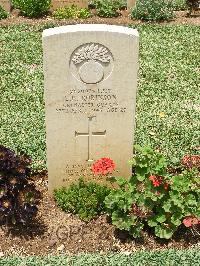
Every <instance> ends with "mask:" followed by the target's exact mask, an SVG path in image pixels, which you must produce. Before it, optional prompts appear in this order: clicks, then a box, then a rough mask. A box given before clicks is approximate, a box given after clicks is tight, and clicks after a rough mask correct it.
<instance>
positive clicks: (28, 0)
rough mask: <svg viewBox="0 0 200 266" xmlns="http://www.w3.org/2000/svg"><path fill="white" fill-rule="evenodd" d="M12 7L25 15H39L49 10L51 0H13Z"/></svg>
mask: <svg viewBox="0 0 200 266" xmlns="http://www.w3.org/2000/svg"><path fill="white" fill-rule="evenodd" d="M13 5H14V7H16V8H18V9H20V11H21V13H22V14H23V15H24V16H27V17H30V18H32V17H40V16H42V15H44V14H46V13H47V12H48V11H49V8H50V6H51V0H13Z"/></svg>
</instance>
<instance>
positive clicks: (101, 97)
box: [56, 88, 127, 114]
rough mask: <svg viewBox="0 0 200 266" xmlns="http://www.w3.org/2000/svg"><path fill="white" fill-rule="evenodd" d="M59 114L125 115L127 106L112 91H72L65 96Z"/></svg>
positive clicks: (89, 89)
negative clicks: (102, 113) (120, 102)
mask: <svg viewBox="0 0 200 266" xmlns="http://www.w3.org/2000/svg"><path fill="white" fill-rule="evenodd" d="M56 110H57V112H64V113H73V114H76V113H77V114H80V113H81V114H91V113H92V114H96V113H101V112H104V113H125V112H126V111H127V109H126V106H124V105H121V104H119V101H118V97H117V95H116V94H115V93H113V92H112V90H111V89H106V88H103V89H102V88H101V89H100V88H96V89H92V88H86V89H78V88H75V89H72V90H70V91H69V92H68V93H66V95H65V96H64V98H63V100H62V103H61V104H60V106H58V107H57V108H56Z"/></svg>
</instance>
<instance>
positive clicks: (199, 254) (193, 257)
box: [0, 248, 200, 266]
mask: <svg viewBox="0 0 200 266" xmlns="http://www.w3.org/2000/svg"><path fill="white" fill-rule="evenodd" d="M199 261H200V251H199V248H192V249H181V250H179V249H163V250H154V251H146V250H145V251H134V252H131V253H130V254H129V255H128V256H127V254H124V253H123V252H115V253H113V252H111V253H106V254H100V253H98V252H96V253H94V254H93V253H91V254H90V253H89V254H85V253H81V254H78V255H71V256H65V255H62V256H60V255H59V256H50V255H49V256H40V257H39V256H5V257H2V258H0V265H1V266H22V265H24V266H25V265H27V266H44V265H48V266H61V265H65V266H72V265H73V266H78V265H80V266H83V265H84V266H94V265H95V266H102V265H104V266H111V265H112V266H122V265H131V266H142V265H144V266H147V265H148V266H158V265H159V266H167V265H170V266H174V265H176V266H199Z"/></svg>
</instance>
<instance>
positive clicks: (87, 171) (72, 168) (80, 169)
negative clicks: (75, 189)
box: [63, 163, 94, 182]
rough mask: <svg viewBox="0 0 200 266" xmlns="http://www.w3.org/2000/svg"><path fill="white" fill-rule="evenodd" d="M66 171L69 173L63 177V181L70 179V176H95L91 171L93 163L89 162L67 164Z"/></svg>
mask: <svg viewBox="0 0 200 266" xmlns="http://www.w3.org/2000/svg"><path fill="white" fill-rule="evenodd" d="M65 172H66V174H67V177H66V178H63V182H66V181H68V179H69V178H73V179H74V178H77V177H93V176H94V174H93V173H92V171H91V165H90V164H89V163H88V164H72V165H68V164H67V165H66V168H65Z"/></svg>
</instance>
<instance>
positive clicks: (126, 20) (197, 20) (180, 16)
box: [0, 10, 200, 26]
mask: <svg viewBox="0 0 200 266" xmlns="http://www.w3.org/2000/svg"><path fill="white" fill-rule="evenodd" d="M175 15H176V17H175V18H174V19H173V20H171V21H169V22H166V21H163V22H159V23H155V22H149V23H151V24H161V25H165V24H172V25H173V24H176V25H179V24H180V25H184V24H191V25H200V11H198V12H196V13H195V14H193V15H191V16H187V11H177V12H175ZM21 23H23V24H24V23H26V24H31V25H35V24H42V23H55V24H58V25H69V24H78V23H92V24H110V25H130V24H144V23H147V22H143V21H141V20H133V19H131V18H130V15H129V13H128V12H127V11H126V10H123V11H121V15H120V16H119V17H116V18H100V17H98V16H96V15H94V16H93V17H91V18H88V19H66V20H56V19H54V18H53V17H52V16H46V17H44V18H38V19H30V18H26V17H23V16H20V15H19V11H17V10H13V11H12V12H11V15H10V17H9V18H7V19H3V20H0V26H6V25H13V24H21Z"/></svg>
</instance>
